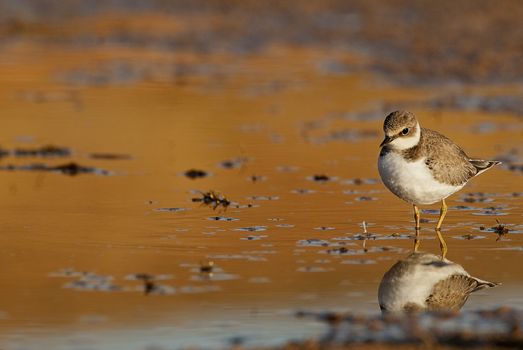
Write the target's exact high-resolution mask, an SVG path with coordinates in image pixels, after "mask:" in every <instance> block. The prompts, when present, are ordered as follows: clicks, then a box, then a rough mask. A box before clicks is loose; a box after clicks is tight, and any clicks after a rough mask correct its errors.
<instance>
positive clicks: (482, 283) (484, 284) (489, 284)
mask: <svg viewBox="0 0 523 350" xmlns="http://www.w3.org/2000/svg"><path fill="white" fill-rule="evenodd" d="M472 278H473V279H474V280H475V281H476V285H475V286H474V289H473V290H472V292H475V291H477V290H481V289H485V288H493V287H496V286H499V285H501V283H499V282H489V281H485V280H481V279H479V278H476V277H472Z"/></svg>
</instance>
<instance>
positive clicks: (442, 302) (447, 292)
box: [425, 274, 497, 311]
mask: <svg viewBox="0 0 523 350" xmlns="http://www.w3.org/2000/svg"><path fill="white" fill-rule="evenodd" d="M496 285H497V284H496V283H492V282H487V281H481V280H477V279H475V278H473V277H470V276H466V275H459V274H456V275H452V276H450V277H448V278H446V279H444V280H441V281H439V282H438V283H436V284H435V285H434V288H433V289H432V292H431V294H430V295H429V296H428V298H427V299H426V301H425V302H426V303H427V309H429V310H451V311H458V310H459V309H461V307H462V306H463V304H465V302H466V301H467V299H468V297H469V295H470V294H471V293H472V292H475V291H477V290H479V289H483V288H486V287H494V286H496Z"/></svg>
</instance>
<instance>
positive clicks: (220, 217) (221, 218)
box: [207, 216, 240, 221]
mask: <svg viewBox="0 0 523 350" xmlns="http://www.w3.org/2000/svg"><path fill="white" fill-rule="evenodd" d="M207 220H212V221H238V220H240V219H236V218H231V217H225V216H209V217H208V218H207Z"/></svg>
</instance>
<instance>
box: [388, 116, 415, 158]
mask: <svg viewBox="0 0 523 350" xmlns="http://www.w3.org/2000/svg"><path fill="white" fill-rule="evenodd" d="M420 137H421V129H420V126H419V123H416V132H415V133H414V134H413V135H409V136H400V137H397V138H396V139H394V141H392V142H391V143H390V147H392V148H393V149H395V150H398V151H401V150H404V149H409V148H411V147H414V146H416V145H417V144H418V142H419V139H420Z"/></svg>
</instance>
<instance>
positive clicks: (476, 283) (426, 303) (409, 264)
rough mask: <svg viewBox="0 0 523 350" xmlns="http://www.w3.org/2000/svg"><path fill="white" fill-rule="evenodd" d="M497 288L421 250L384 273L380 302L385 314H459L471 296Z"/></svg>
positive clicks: (494, 284)
mask: <svg viewBox="0 0 523 350" xmlns="http://www.w3.org/2000/svg"><path fill="white" fill-rule="evenodd" d="M498 285H500V283H496V282H489V281H485V280H482V279H479V278H476V277H472V276H471V275H469V273H468V272H467V271H465V269H464V268H463V266H461V265H459V264H457V263H455V262H452V261H450V260H447V259H443V260H441V258H440V257H439V256H437V255H435V254H431V253H426V252H421V251H418V252H412V253H410V254H409V255H408V256H407V257H406V258H404V259H401V260H399V261H397V262H396V263H395V264H394V265H393V266H392V267H391V268H390V269H389V270H388V271H387V272H386V273H385V274H384V276H383V278H382V280H381V282H380V285H379V288H378V301H379V305H380V309H381V310H382V312H383V313H387V312H392V313H398V312H417V311H458V310H459V309H461V307H462V306H463V305H464V304H465V302H466V301H467V299H468V297H469V296H470V294H472V293H474V292H476V291H478V290H481V289H484V288H492V287H496V286H498Z"/></svg>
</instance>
